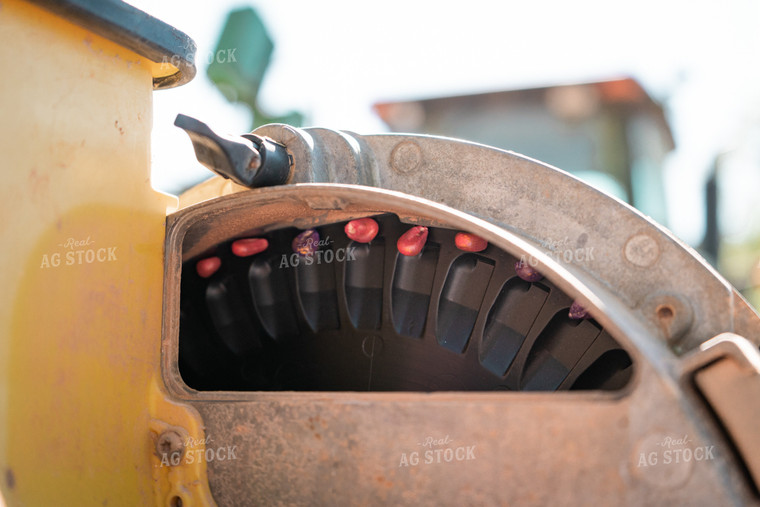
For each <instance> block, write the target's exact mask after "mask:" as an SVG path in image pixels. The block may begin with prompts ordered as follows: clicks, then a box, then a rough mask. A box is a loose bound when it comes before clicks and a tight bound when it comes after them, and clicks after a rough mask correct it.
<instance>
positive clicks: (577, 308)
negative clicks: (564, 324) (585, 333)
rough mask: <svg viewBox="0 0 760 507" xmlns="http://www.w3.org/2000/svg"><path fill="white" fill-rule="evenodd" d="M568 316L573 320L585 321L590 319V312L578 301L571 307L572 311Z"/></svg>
mask: <svg viewBox="0 0 760 507" xmlns="http://www.w3.org/2000/svg"><path fill="white" fill-rule="evenodd" d="M567 315H568V317H570V318H571V319H573V320H580V319H585V318H586V317H588V310H586V309H585V308H584V307H583V305H581V304H580V303H579V302H578V301H573V304H572V305H570V311H569V312H568V313H567Z"/></svg>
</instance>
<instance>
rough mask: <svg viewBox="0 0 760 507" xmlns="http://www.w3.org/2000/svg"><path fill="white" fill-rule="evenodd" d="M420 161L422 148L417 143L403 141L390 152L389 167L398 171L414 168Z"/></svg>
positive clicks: (409, 170)
mask: <svg viewBox="0 0 760 507" xmlns="http://www.w3.org/2000/svg"><path fill="white" fill-rule="evenodd" d="M421 163H422V150H421V149H420V147H419V146H417V143H414V142H412V141H403V142H401V143H399V144H398V145H396V147H395V148H393V152H391V167H393V169H395V170H396V171H398V172H400V173H408V172H411V171H413V170H415V169H416V168H417V167H419V165H420V164H421Z"/></svg>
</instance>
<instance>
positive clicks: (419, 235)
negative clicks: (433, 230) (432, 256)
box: [396, 225, 428, 257]
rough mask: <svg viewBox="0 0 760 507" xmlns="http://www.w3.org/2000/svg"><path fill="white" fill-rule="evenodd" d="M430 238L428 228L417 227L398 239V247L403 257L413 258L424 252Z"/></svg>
mask: <svg viewBox="0 0 760 507" xmlns="http://www.w3.org/2000/svg"><path fill="white" fill-rule="evenodd" d="M427 237H428V228H427V227H423V226H421V225H416V226H414V227H412V228H411V229H409V230H408V231H406V232H405V233H404V234H402V235H401V237H400V238H398V241H397V242H396V247H397V248H398V251H399V252H400V253H401V254H403V255H408V256H410V257H413V256H415V255H417V254H418V253H420V252H421V251H422V248H423V247H424V246H425V242H426V241H427Z"/></svg>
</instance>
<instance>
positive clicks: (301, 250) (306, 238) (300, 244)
mask: <svg viewBox="0 0 760 507" xmlns="http://www.w3.org/2000/svg"><path fill="white" fill-rule="evenodd" d="M319 243H320V242H319V232H317V230H316V229H307V230H305V231H303V232H302V233H300V234H299V235H298V236H296V237H295V238H293V242H292V243H291V244H290V246H291V247H293V251H294V252H295V253H297V254H298V255H300V256H301V257H306V256H309V255H314V254H315V253H317V250H319Z"/></svg>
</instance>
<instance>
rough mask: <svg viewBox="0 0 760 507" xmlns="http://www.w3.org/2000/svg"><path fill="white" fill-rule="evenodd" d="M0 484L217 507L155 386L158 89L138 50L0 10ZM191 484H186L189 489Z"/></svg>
mask: <svg viewBox="0 0 760 507" xmlns="http://www.w3.org/2000/svg"><path fill="white" fill-rule="evenodd" d="M0 65H1V66H2V69H3V70H2V73H1V74H0V111H2V116H0V154H2V155H1V158H0V171H2V176H3V185H2V186H0V210H2V211H1V212H0V214H1V215H2V220H0V238H2V242H1V243H0V244H1V245H2V248H3V251H2V254H0V259H2V269H0V488H1V489H2V494H3V496H4V497H5V499H6V502H7V503H8V505H9V506H14V505H151V504H156V505H168V503H167V502H171V499H172V498H173V496H172V495H175V494H177V492H180V493H181V494H180V495H179V496H180V498H182V499H185V500H187V501H188V503H186V504H185V505H188V504H190V505H206V504H212V505H213V500H212V499H211V496H210V493H209V492H208V486H207V481H206V475H205V474H206V469H205V463H202V462H201V463H197V464H195V465H192V466H184V465H183V466H180V467H172V471H169V470H168V469H166V468H165V467H160V466H156V464H157V463H159V464H160V461H158V462H157V461H156V459H157V457H156V452H155V438H156V431H159V430H160V428H161V427H162V425H172V426H177V427H182V428H183V429H184V431H185V432H186V434H187V435H189V436H192V437H193V438H195V439H197V440H200V439H202V434H203V425H202V421H201V420H200V417H199V415H198V413H197V412H195V411H194V410H193V409H192V408H190V407H188V406H185V405H182V404H180V403H175V402H172V401H170V397H169V396H168V394H167V393H166V391H165V389H164V387H163V384H162V383H161V382H160V381H157V380H156V379H160V378H161V372H160V359H161V319H162V291H163V243H164V226H165V218H166V213H167V210H168V209H175V208H176V206H177V199H176V198H175V197H173V196H167V195H163V194H161V193H159V192H156V191H154V190H153V189H152V188H151V186H150V167H149V161H150V145H149V142H150V128H151V122H152V88H153V87H152V80H153V77H154V76H156V75H159V74H157V73H160V72H164V71H165V70H166V69H157V68H156V64H152V63H150V62H148V61H146V60H145V59H143V58H142V57H140V56H139V55H137V54H134V53H132V52H130V51H128V50H126V49H123V48H121V47H119V46H118V45H116V44H114V43H112V42H110V41H108V40H105V39H102V38H101V37H99V36H97V35H95V34H92V33H89V32H87V31H86V30H84V29H81V28H79V27H77V26H75V25H72V24H70V23H68V22H67V21H65V20H62V19H60V18H58V17H56V16H54V15H52V14H50V13H48V12H46V11H44V10H42V9H39V8H37V7H35V6H32V5H29V4H26V3H24V2H20V1H16V0H13V1H9V0H3V1H2V2H0ZM185 481H189V482H185Z"/></svg>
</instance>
